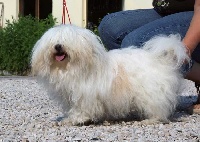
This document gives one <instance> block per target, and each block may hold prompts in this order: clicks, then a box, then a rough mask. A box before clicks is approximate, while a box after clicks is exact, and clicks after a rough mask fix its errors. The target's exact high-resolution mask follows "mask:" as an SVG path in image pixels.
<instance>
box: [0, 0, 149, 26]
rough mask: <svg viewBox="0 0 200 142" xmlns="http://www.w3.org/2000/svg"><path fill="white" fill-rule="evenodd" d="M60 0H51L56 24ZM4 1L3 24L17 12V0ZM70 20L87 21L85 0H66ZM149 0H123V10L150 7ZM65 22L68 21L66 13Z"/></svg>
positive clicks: (59, 15)
mask: <svg viewBox="0 0 200 142" xmlns="http://www.w3.org/2000/svg"><path fill="white" fill-rule="evenodd" d="M62 1H63V0H53V12H52V14H53V16H54V17H56V18H57V21H58V24H60V23H62ZM0 2H3V3H4V26H5V19H9V20H11V19H12V16H13V18H15V19H16V18H17V16H18V13H19V0H0ZM66 2H67V7H68V11H69V14H70V18H71V22H72V23H73V24H75V25H78V26H81V27H85V26H86V23H87V21H86V20H87V14H86V13H87V7H86V3H87V0H66ZM151 3H152V1H151V0H145V1H144V0H123V10H129V9H139V8H150V7H152V6H151ZM65 19H66V23H69V21H68V17H67V14H66V18H65Z"/></svg>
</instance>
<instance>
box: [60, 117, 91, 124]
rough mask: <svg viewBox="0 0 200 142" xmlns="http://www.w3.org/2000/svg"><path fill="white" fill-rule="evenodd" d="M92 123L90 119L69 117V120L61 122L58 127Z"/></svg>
mask: <svg viewBox="0 0 200 142" xmlns="http://www.w3.org/2000/svg"><path fill="white" fill-rule="evenodd" d="M91 122H92V121H91V120H90V118H89V117H86V116H80V117H73V116H69V117H68V118H65V119H63V120H61V121H60V122H59V123H58V125H62V126H63V125H67V126H77V125H80V126H82V125H88V124H89V123H91Z"/></svg>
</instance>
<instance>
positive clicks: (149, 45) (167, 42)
mask: <svg viewBox="0 0 200 142" xmlns="http://www.w3.org/2000/svg"><path fill="white" fill-rule="evenodd" d="M143 49H145V50H148V52H151V53H152V54H153V56H155V57H156V58H158V59H159V60H162V59H163V62H165V63H166V62H168V63H169V65H174V67H175V68H180V67H181V66H182V65H183V64H184V62H185V61H186V62H189V60H190V57H189V56H188V53H187V52H188V51H187V48H186V47H185V45H184V44H183V42H182V41H181V37H180V35H179V34H176V35H174V34H171V35H169V36H165V35H159V36H155V37H154V38H152V39H151V40H149V41H147V42H146V43H145V44H144V46H143Z"/></svg>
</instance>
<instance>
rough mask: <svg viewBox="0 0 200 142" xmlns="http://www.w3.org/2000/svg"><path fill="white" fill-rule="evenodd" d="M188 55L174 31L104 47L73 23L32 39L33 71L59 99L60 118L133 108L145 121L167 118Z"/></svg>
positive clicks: (103, 115)
mask: <svg viewBox="0 0 200 142" xmlns="http://www.w3.org/2000/svg"><path fill="white" fill-rule="evenodd" d="M185 59H186V60H187V59H189V57H188V56H187V54H186V49H185V47H184V45H183V44H182V42H181V40H180V37H179V36H178V35H170V36H159V37H155V38H153V39H151V40H150V41H148V42H146V43H145V44H144V46H143V47H141V48H136V47H128V48H124V49H119V50H113V51H109V52H107V51H106V49H105V48H104V46H103V44H102V43H101V41H100V39H99V37H97V36H96V35H95V34H93V33H92V32H91V31H89V30H87V29H83V28H80V27H77V26H74V25H60V26H56V27H53V28H51V29H49V30H48V31H47V32H46V33H45V34H44V35H43V36H42V37H41V39H40V40H38V42H37V43H36V44H35V46H34V48H33V53H32V60H31V65H32V72H33V74H35V75H37V76H38V78H40V79H42V81H43V83H44V84H45V85H46V87H47V89H48V90H51V91H50V92H51V93H50V94H54V93H55V94H54V95H55V96H54V97H55V98H56V99H57V100H58V103H59V104H61V105H62V107H63V111H64V114H66V115H68V118H66V119H65V120H64V121H63V122H64V123H68V124H72V125H78V124H84V123H86V122H88V121H93V122H96V121H102V120H113V119H121V118H126V117H127V116H130V115H131V114H132V113H137V114H139V115H140V116H142V118H144V119H146V122H149V123H155V122H160V121H164V122H166V121H168V119H169V117H170V115H172V114H173V112H174V110H175V108H176V105H177V92H178V90H179V86H180V84H181V83H180V81H181V80H182V79H183V77H182V75H181V73H180V72H179V70H178V68H179V67H180V66H181V65H182V64H183V62H184V61H185Z"/></svg>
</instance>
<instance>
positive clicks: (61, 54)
mask: <svg viewBox="0 0 200 142" xmlns="http://www.w3.org/2000/svg"><path fill="white" fill-rule="evenodd" d="M54 48H55V51H56V53H55V60H56V61H63V60H64V59H65V58H66V56H67V54H66V53H65V51H64V50H63V47H62V45H61V44H56V45H55V47H54Z"/></svg>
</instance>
